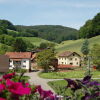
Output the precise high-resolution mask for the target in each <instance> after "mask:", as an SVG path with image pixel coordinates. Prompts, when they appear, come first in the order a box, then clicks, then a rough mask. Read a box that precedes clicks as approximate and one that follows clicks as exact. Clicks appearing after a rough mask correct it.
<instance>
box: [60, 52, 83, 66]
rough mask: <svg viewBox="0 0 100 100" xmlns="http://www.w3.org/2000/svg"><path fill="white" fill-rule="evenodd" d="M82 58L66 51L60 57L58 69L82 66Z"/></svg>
mask: <svg viewBox="0 0 100 100" xmlns="http://www.w3.org/2000/svg"><path fill="white" fill-rule="evenodd" d="M80 62H81V56H80V55H79V54H78V53H76V52H71V51H65V52H63V53H61V54H59V55H58V67H67V66H69V67H70V66H80Z"/></svg>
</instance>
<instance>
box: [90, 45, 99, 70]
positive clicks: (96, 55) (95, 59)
mask: <svg viewBox="0 0 100 100" xmlns="http://www.w3.org/2000/svg"><path fill="white" fill-rule="evenodd" d="M91 55H92V58H93V59H92V60H93V63H94V64H95V65H96V66H97V68H98V69H99V70H100V44H95V45H93V47H92V49H91Z"/></svg>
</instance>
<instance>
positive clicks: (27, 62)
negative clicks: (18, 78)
mask: <svg viewBox="0 0 100 100" xmlns="http://www.w3.org/2000/svg"><path fill="white" fill-rule="evenodd" d="M5 55H6V56H8V57H9V69H13V68H16V67H17V68H22V69H26V70H31V66H32V65H33V64H32V63H34V59H35V56H36V54H33V53H32V52H7V53H6V54H5Z"/></svg>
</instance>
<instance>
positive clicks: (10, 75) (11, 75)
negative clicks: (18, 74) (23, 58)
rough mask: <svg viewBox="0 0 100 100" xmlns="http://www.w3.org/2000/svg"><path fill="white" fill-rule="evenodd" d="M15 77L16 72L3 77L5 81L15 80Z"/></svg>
mask: <svg viewBox="0 0 100 100" xmlns="http://www.w3.org/2000/svg"><path fill="white" fill-rule="evenodd" d="M13 76H15V72H14V73H9V74H6V75H3V79H5V80H6V79H11V78H13Z"/></svg>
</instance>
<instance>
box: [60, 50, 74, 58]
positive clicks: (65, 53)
mask: <svg viewBox="0 0 100 100" xmlns="http://www.w3.org/2000/svg"><path fill="white" fill-rule="evenodd" d="M71 54H73V52H71V51H65V52H63V53H61V54H59V56H60V57H65V56H66V57H68V56H70V55H71Z"/></svg>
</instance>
